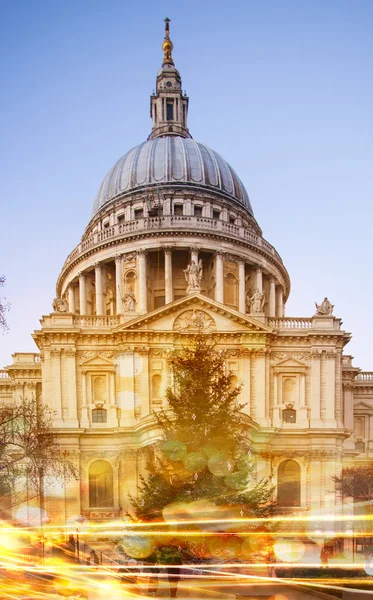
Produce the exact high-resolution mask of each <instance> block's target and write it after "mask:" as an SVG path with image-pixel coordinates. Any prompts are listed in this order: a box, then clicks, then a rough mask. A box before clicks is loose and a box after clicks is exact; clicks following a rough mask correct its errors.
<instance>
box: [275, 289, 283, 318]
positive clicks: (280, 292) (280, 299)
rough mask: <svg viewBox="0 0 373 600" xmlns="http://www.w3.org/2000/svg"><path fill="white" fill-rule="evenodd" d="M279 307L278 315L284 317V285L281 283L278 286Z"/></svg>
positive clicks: (277, 309)
mask: <svg viewBox="0 0 373 600" xmlns="http://www.w3.org/2000/svg"><path fill="white" fill-rule="evenodd" d="M276 292H277V298H276V300H277V302H276V304H277V308H276V317H280V318H282V317H283V316H284V292H283V289H282V287H281V286H280V285H279V286H278V287H277V290H276Z"/></svg>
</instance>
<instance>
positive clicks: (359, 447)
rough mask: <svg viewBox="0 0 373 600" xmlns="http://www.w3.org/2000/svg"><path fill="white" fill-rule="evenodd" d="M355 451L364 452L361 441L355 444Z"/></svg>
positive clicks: (363, 444)
mask: <svg viewBox="0 0 373 600" xmlns="http://www.w3.org/2000/svg"><path fill="white" fill-rule="evenodd" d="M355 450H357V451H358V452H365V443H364V442H363V441H362V440H358V441H357V442H355Z"/></svg>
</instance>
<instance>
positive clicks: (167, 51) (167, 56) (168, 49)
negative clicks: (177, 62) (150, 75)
mask: <svg viewBox="0 0 373 600" xmlns="http://www.w3.org/2000/svg"><path fill="white" fill-rule="evenodd" d="M170 20H171V19H169V18H168V17H166V18H165V20H164V22H165V36H164V40H163V44H162V50H163V63H162V65H166V64H168V65H174V61H173V58H172V50H173V48H174V45H173V43H172V42H171V40H170Z"/></svg>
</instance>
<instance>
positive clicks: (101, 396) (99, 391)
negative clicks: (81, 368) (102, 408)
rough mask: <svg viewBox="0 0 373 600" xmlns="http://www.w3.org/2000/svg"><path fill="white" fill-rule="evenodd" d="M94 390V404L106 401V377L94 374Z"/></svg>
mask: <svg viewBox="0 0 373 600" xmlns="http://www.w3.org/2000/svg"><path fill="white" fill-rule="evenodd" d="M92 392H93V393H92V395H93V403H94V404H97V403H98V404H105V403H106V395H107V394H106V377H103V376H101V375H100V376H98V377H95V376H92Z"/></svg>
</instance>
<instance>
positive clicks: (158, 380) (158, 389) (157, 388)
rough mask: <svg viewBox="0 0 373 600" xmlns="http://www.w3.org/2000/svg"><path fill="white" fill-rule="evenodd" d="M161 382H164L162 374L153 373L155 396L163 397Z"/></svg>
mask: <svg viewBox="0 0 373 600" xmlns="http://www.w3.org/2000/svg"><path fill="white" fill-rule="evenodd" d="M161 383H162V377H161V376H160V375H158V373H157V374H155V375H153V377H152V392H153V398H160V397H161Z"/></svg>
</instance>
